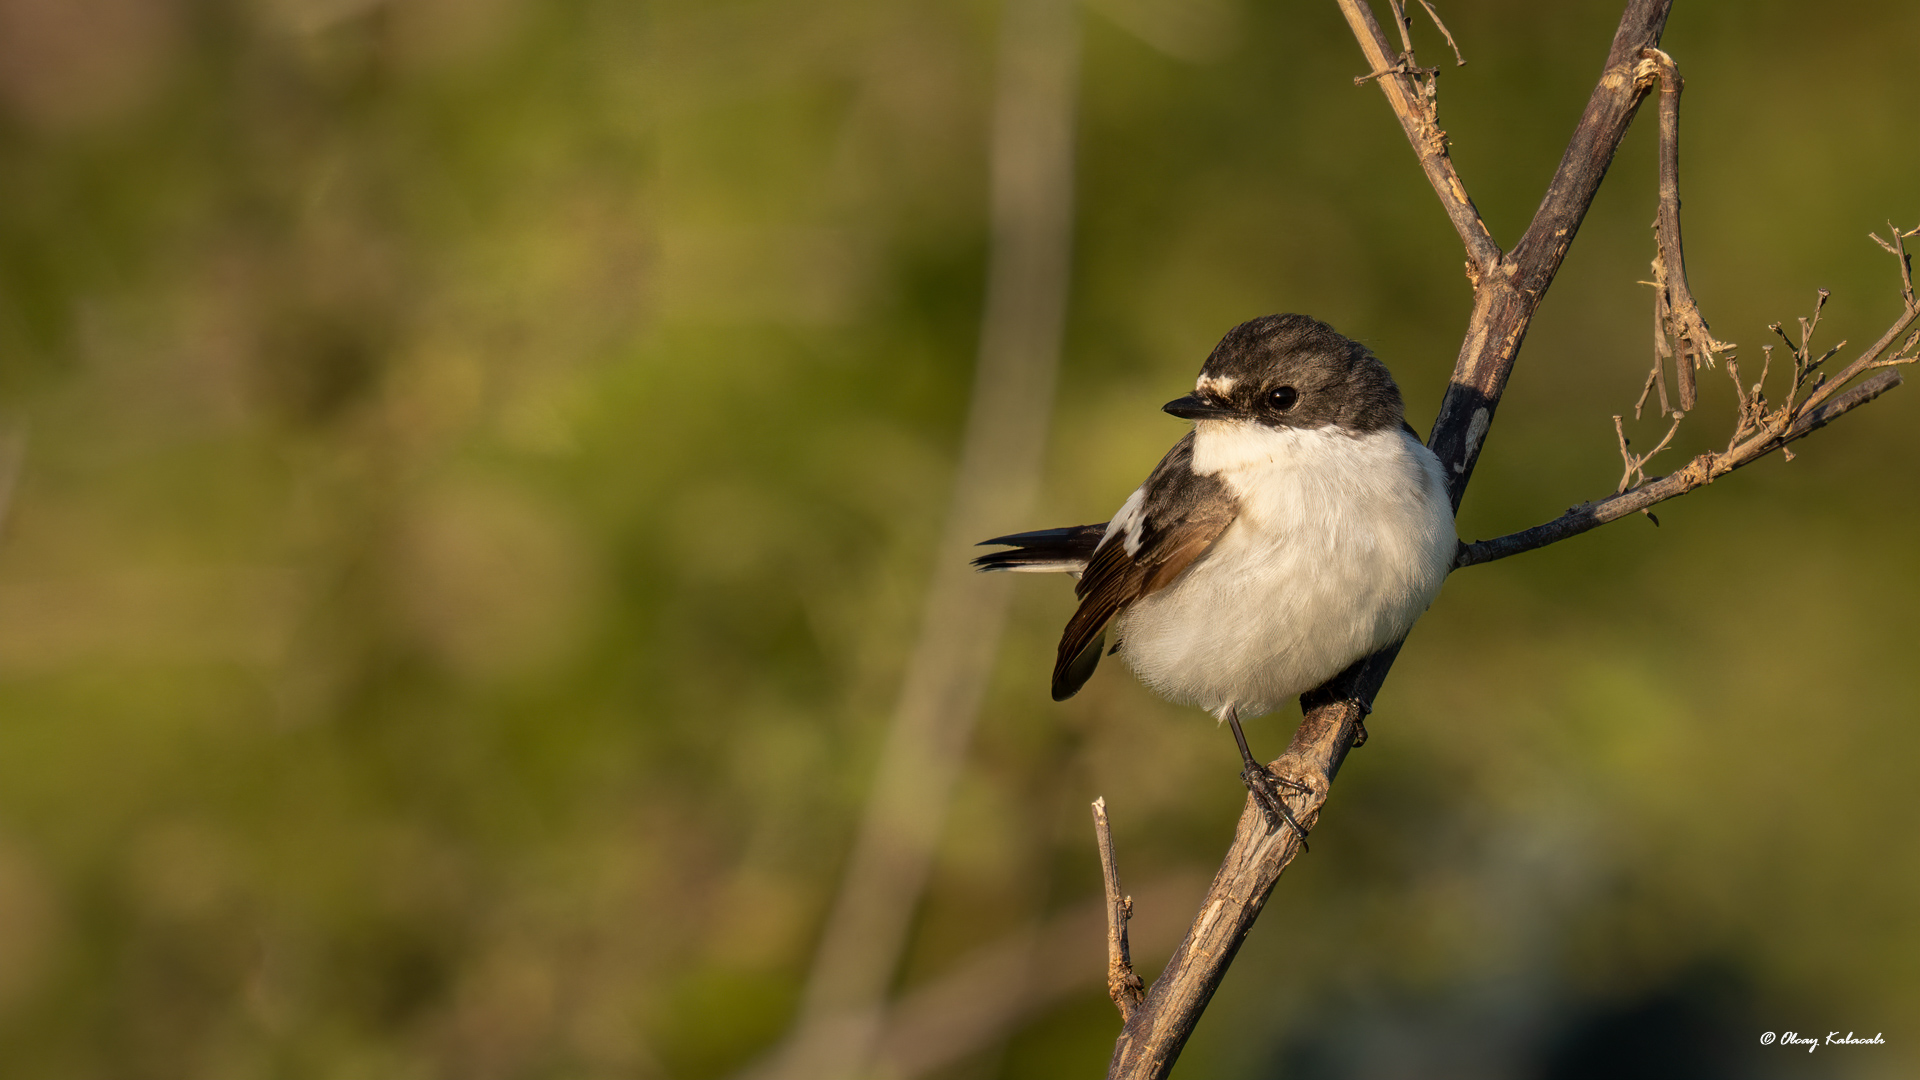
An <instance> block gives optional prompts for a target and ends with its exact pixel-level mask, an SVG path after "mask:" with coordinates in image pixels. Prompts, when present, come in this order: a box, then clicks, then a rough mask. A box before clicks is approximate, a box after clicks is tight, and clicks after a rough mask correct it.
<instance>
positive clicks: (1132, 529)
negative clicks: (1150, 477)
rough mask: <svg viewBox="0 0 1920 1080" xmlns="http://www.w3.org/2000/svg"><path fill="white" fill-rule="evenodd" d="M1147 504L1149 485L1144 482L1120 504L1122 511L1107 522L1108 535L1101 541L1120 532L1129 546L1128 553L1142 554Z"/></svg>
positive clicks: (1123, 540)
mask: <svg viewBox="0 0 1920 1080" xmlns="http://www.w3.org/2000/svg"><path fill="white" fill-rule="evenodd" d="M1146 505H1147V486H1146V485H1145V484H1142V485H1140V486H1139V487H1137V488H1135V489H1133V494H1131V495H1129V496H1127V501H1126V502H1124V503H1121V504H1120V512H1119V513H1117V514H1115V515H1113V520H1112V521H1109V522H1108V523H1107V532H1106V535H1104V536H1102V537H1101V538H1100V542H1101V543H1102V544H1105V543H1106V542H1107V541H1109V540H1111V539H1113V538H1114V536H1115V534H1118V535H1119V536H1120V537H1121V538H1122V539H1121V542H1122V543H1124V544H1125V545H1126V547H1127V554H1128V555H1138V554H1140V539H1141V532H1142V530H1143V529H1145V527H1146V524H1147V515H1146V513H1145V507H1146Z"/></svg>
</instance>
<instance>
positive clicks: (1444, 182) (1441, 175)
mask: <svg viewBox="0 0 1920 1080" xmlns="http://www.w3.org/2000/svg"><path fill="white" fill-rule="evenodd" d="M1668 2H1671V0H1668ZM1338 3H1339V5H1340V13H1341V14H1342V15H1345V16H1346V17H1347V25H1348V26H1350V27H1352V28H1353V36H1354V37H1355V38H1357V39H1358V40H1359V42H1360V52H1361V54H1362V55H1363V56H1365V57H1366V60H1367V67H1368V70H1369V72H1370V73H1369V74H1368V75H1363V76H1361V79H1360V80H1359V81H1364V80H1366V79H1369V78H1378V79H1379V80H1380V91H1381V93H1383V94H1385V95H1386V96H1387V104H1388V105H1390V106H1391V107H1392V108H1393V114H1394V115H1395V116H1396V117H1398V118H1399V119H1400V127H1401V128H1402V129H1403V130H1405V131H1406V133H1407V141H1408V142H1409V143H1412V144H1413V152H1414V153H1415V154H1418V155H1419V157H1420V167H1421V169H1423V170H1425V172H1426V174H1427V182H1428V183H1430V184H1432V185H1433V192H1434V194H1435V195H1438V196H1439V197H1440V205H1441V206H1443V207H1445V208H1446V211H1447V217H1448V218H1450V219H1451V220H1452V221H1453V228H1454V231H1455V232H1457V233H1459V234H1460V242H1461V243H1462V244H1464V245H1466V248H1467V259H1468V271H1467V272H1468V276H1469V277H1471V278H1475V279H1477V278H1479V277H1480V275H1482V274H1484V273H1486V272H1487V271H1488V270H1490V269H1492V268H1493V267H1494V266H1495V265H1496V264H1497V263H1499V261H1500V245H1499V244H1496V243H1494V241H1493V234H1492V233H1490V232H1488V231H1487V223H1486V222H1484V221H1482V220H1480V211H1479V210H1478V209H1477V208H1476V207H1475V206H1474V205H1473V200H1472V199H1469V198H1468V197H1467V189H1466V185H1464V184H1462V183H1461V182H1460V174H1459V173H1458V172H1457V171H1456V170H1455V169H1454V167H1453V159H1452V158H1450V157H1448V156H1447V133H1446V132H1444V131H1442V130H1440V122H1439V113H1438V111H1437V110H1436V108H1435V106H1434V101H1433V96H1432V95H1431V94H1429V93H1427V92H1426V91H1425V90H1424V89H1423V88H1422V87H1421V86H1420V85H1419V83H1418V81H1417V80H1416V79H1415V78H1414V69H1413V68H1412V56H1413V54H1412V47H1411V43H1409V46H1408V48H1407V50H1406V51H1405V52H1404V53H1403V54H1402V55H1401V56H1400V57H1398V58H1396V57H1394V56H1392V55H1391V54H1390V50H1389V47H1388V45H1387V38H1386V35H1385V34H1383V33H1381V31H1380V24H1379V23H1378V22H1376V21H1375V20H1374V17H1373V11H1372V9H1370V8H1369V7H1367V5H1366V2H1365V0H1338ZM1394 10H1395V15H1396V16H1397V17H1399V18H1400V19H1401V20H1402V33H1405V26H1404V19H1405V15H1404V13H1403V12H1402V11H1401V10H1400V8H1399V6H1398V4H1397V3H1396V5H1395V9H1394ZM1438 21H1439V20H1438V17H1437V16H1436V17H1435V22H1438ZM1441 32H1442V33H1445V28H1444V27H1442V30H1441ZM1447 40H1448V41H1449V42H1451V41H1452V40H1453V37H1452V35H1450V34H1449V35H1448V36H1447ZM1427 74H1429V75H1430V74H1432V72H1431V71H1429V72H1427Z"/></svg>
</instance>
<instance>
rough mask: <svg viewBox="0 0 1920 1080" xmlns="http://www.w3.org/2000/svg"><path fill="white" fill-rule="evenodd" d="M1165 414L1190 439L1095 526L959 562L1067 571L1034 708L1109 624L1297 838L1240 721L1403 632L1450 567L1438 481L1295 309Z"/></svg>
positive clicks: (1210, 363) (1364, 371)
mask: <svg viewBox="0 0 1920 1080" xmlns="http://www.w3.org/2000/svg"><path fill="white" fill-rule="evenodd" d="M1164 409H1165V411H1167V412H1169V413H1172V414H1173V415H1175V416H1178V417H1181V418H1183V419H1187V420H1192V421H1194V425H1193V430H1192V431H1191V432H1189V433H1188V434H1187V435H1186V436H1185V437H1184V438H1182V439H1181V440H1180V441H1179V442H1177V443H1175V444H1174V446H1173V449H1172V450H1170V451H1168V452H1167V456H1166V457H1164V458H1162V459H1161V461H1160V464H1159V466H1158V467H1157V468H1155V469H1154V470H1153V474H1152V475H1150V476H1148V477H1147V481H1146V483H1144V484H1141V485H1140V487H1139V488H1138V489H1136V490H1135V491H1134V493H1133V494H1132V495H1131V496H1129V497H1128V498H1127V501H1126V502H1125V503H1123V504H1122V505H1121V507H1120V510H1119V512H1118V513H1117V514H1115V515H1114V517H1113V520H1112V521H1109V522H1107V523H1105V524H1101V525H1080V526H1075V527H1070V528H1064V529H1042V530H1039V531H1037V532H1026V533H1015V534H1013V535H1010V536H1001V537H996V538H994V539H992V540H987V541H984V543H985V544H998V545H1004V546H1006V547H1007V549H1008V550H1005V551H997V552H994V553H993V554H990V555H984V556H982V557H980V558H978V559H975V560H974V565H975V566H978V567H979V568H980V569H982V570H1015V571H1024V572H1028V573H1046V572H1058V573H1068V574H1072V575H1074V576H1076V577H1078V578H1079V579H1080V580H1079V583H1078V584H1077V585H1076V586H1075V588H1074V595H1076V596H1078V597H1079V598H1080V607H1079V610H1077V611H1075V612H1074V613H1073V618H1071V619H1069V620H1068V621H1067V628H1066V631H1065V632H1064V633H1063V634H1062V635H1061V637H1060V651H1059V656H1058V659H1057V661H1056V662H1055V664H1054V668H1053V699H1054V700H1055V701H1064V700H1066V699H1067V698H1069V697H1072V696H1073V695H1074V694H1075V693H1077V692H1078V691H1079V690H1080V688H1081V687H1082V686H1084V685H1085V684H1086V681H1087V679H1088V678H1089V677H1090V676H1092V674H1093V670H1094V668H1095V667H1096V666H1097V665H1098V664H1099V662H1100V656H1101V653H1102V650H1103V649H1104V647H1105V642H1106V638H1107V634H1108V631H1109V630H1111V631H1112V633H1113V635H1114V637H1115V639H1116V640H1115V642H1114V645H1113V648H1112V650H1110V651H1112V652H1117V653H1119V654H1120V655H1121V657H1122V658H1124V659H1125V660H1126V661H1127V663H1128V665H1129V666H1131V667H1132V668H1133V670H1134V673H1135V674H1137V675H1138V676H1139V677H1140V679H1141V681H1142V682H1145V683H1146V684H1147V685H1148V686H1149V687H1151V688H1153V689H1154V690H1155V691H1157V692H1158V693H1160V694H1161V695H1162V696H1164V697H1166V698H1168V699H1169V700H1172V701H1175V702H1178V703H1180V704H1185V705H1198V706H1200V707H1201V708H1204V709H1206V710H1207V711H1209V712H1211V713H1213V714H1214V716H1215V717H1217V718H1219V719H1221V720H1225V721H1227V722H1228V723H1229V724H1230V725H1231V726H1232V728H1233V734H1234V738H1235V740H1236V741H1237V742H1238V743H1239V746H1240V754H1241V758H1242V760H1243V761H1244V763H1245V766H1246V772H1245V773H1244V774H1243V778H1244V779H1245V781H1246V783H1247V786H1248V787H1249V788H1251V789H1252V790H1253V791H1254V794H1255V796H1256V797H1258V798H1259V799H1260V801H1261V802H1262V803H1263V804H1264V805H1265V806H1266V807H1267V808H1268V809H1269V810H1270V811H1273V812H1277V813H1278V814H1279V815H1280V816H1281V817H1282V818H1284V819H1285V820H1286V821H1287V822H1288V823H1289V824H1291V825H1293V827H1294V828H1295V830H1296V831H1298V832H1300V835H1301V837H1302V839H1303V840H1304V838H1305V835H1306V833H1305V830H1302V829H1300V824H1299V822H1298V821H1295V820H1294V818H1293V815H1292V814H1291V813H1290V812H1288V811H1287V808H1286V806H1285V805H1284V804H1283V803H1281V802H1280V800H1279V797H1278V793H1277V792H1276V791H1274V790H1273V788H1272V786H1271V785H1272V783H1273V777H1272V775H1271V774H1270V773H1268V772H1267V770H1266V769H1265V768H1264V767H1262V766H1260V765H1259V764H1258V763H1257V762H1255V760H1254V758H1253V755H1252V753H1251V751H1249V750H1248V748H1247V742H1246V736H1245V734H1244V733H1243V732H1242V731H1241V729H1240V718H1241V717H1253V716H1259V715H1261V714H1263V713H1266V712H1270V711H1272V710H1273V709H1275V708H1277V707H1279V706H1280V705H1281V704H1282V703H1284V702H1285V701H1287V700H1288V699H1289V698H1293V697H1296V696H1298V695H1300V694H1302V693H1305V692H1306V691H1308V690H1311V689H1313V688H1314V687H1316V686H1319V685H1321V684H1322V683H1324V682H1326V681H1327V680H1328V679H1331V678H1332V677H1333V676H1335V675H1337V674H1339V673H1340V672H1341V671H1342V670H1343V669H1345V668H1346V667H1347V666H1348V665H1349V664H1352V663H1353V662H1354V661H1356V660H1359V659H1360V658H1362V657H1364V656H1367V655H1369V654H1371V653H1373V652H1375V651H1377V650H1379V649H1381V648H1384V647H1386V646H1388V645H1391V644H1392V643H1394V642H1396V641H1398V640H1400V639H1401V638H1402V637H1405V636H1406V633H1407V631H1408V630H1409V629H1411V628H1412V627H1413V623H1414V620H1415V619H1417V618H1419V617H1420V615H1421V613H1422V612H1424V611H1426V610H1427V607H1428V605H1430V604H1431V603H1433V599H1434V597H1435V596H1437V595H1438V594H1439V592H1440V585H1441V582H1442V581H1444V580H1445V579H1446V576H1447V572H1448V570H1449V569H1450V568H1451V567H1452V564H1453V558H1454V549H1455V547H1456V545H1457V543H1458V541H1457V538H1456V537H1455V535H1454V527H1453V508H1452V505H1451V503H1450V502H1449V501H1448V497H1447V487H1446V480H1445V474H1444V472H1443V471H1442V469H1441V466H1440V462H1439V460H1438V459H1436V458H1435V457H1434V456H1433V453H1432V451H1430V450H1428V449H1427V448H1426V447H1425V446H1424V445H1422V444H1421V442H1420V440H1419V439H1418V438H1417V437H1416V436H1415V435H1414V433H1413V429H1412V428H1411V427H1409V426H1408V425H1407V423H1406V420H1405V417H1404V413H1403V408H1402V405H1401V402H1400V389H1399V387H1397V386H1395V385H1394V382H1393V376H1392V375H1390V374H1388V373H1387V369H1386V365H1384V364H1382V363H1381V362H1380V361H1379V360H1377V359H1375V358H1374V355H1373V354H1372V353H1371V352H1368V351H1367V349H1366V348H1365V347H1364V346H1362V345H1360V344H1359V343H1357V342H1354V341H1350V340H1348V339H1347V338H1345V337H1342V336H1341V335H1340V334H1338V333H1336V332H1334V330H1333V328H1332V327H1329V326H1327V325H1326V324H1325V323H1321V322H1317V321H1315V320H1313V319H1310V318H1307V317H1306V316H1304V315H1269V316H1266V317H1265V318H1260V319H1254V320H1253V321H1251V322H1246V323H1242V324H1240V325H1239V326H1236V327H1234V328H1233V329H1232V330H1231V331H1229V332H1228V333H1227V336H1226V337H1224V338H1222V339H1221V340H1220V344H1219V345H1217V346H1215V348H1214V350H1213V353H1212V355H1210V356H1208V357H1207V362H1206V364H1205V365H1204V366H1203V367H1202V368H1201V369H1200V378H1199V380H1198V381H1197V382H1196V383H1195V384H1194V389H1193V393H1191V394H1188V395H1187V396H1185V397H1182V398H1177V399H1175V400H1173V401H1170V402H1168V403H1167V404H1166V405H1165V406H1164ZM1282 782H1283V783H1284V782H1285V781H1282ZM1289 786H1297V785H1291V784H1289Z"/></svg>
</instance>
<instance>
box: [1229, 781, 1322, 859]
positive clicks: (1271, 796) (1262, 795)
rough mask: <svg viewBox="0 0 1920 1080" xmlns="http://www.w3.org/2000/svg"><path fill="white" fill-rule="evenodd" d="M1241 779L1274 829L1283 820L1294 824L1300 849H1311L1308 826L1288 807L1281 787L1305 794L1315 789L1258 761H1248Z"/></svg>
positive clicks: (1279, 825) (1276, 830)
mask: <svg viewBox="0 0 1920 1080" xmlns="http://www.w3.org/2000/svg"><path fill="white" fill-rule="evenodd" d="M1240 780H1241V782H1242V783H1244V784H1246V785H1247V790H1248V791H1250V792H1252V793H1253V801H1254V802H1256V803H1259V804H1260V808H1261V809H1262V810H1264V811H1266V814H1267V822H1268V823H1269V824H1271V825H1272V826H1273V829H1274V831H1275V832H1278V831H1280V827H1281V823H1282V822H1285V823H1286V824H1288V825H1291V826H1293V831H1294V832H1296V833H1298V834H1299V835H1300V850H1301V851H1307V850H1310V849H1309V848H1308V847H1307V829H1306V826H1304V825H1301V824H1300V819H1299V818H1296V817H1294V816H1293V811H1291V810H1289V809H1287V804H1286V802H1285V801H1284V800H1282V799H1281V797H1280V789H1281V788H1283V787H1288V788H1292V789H1293V790H1295V791H1298V792H1300V793H1301V794H1303V795H1311V794H1313V789H1312V788H1310V787H1308V786H1307V785H1305V784H1301V783H1297V782H1295V781H1292V780H1289V779H1287V778H1286V777H1284V776H1275V775H1274V774H1273V771H1272V770H1271V769H1268V768H1267V767H1266V766H1264V765H1261V764H1258V763H1256V762H1248V763H1247V766H1246V768H1244V769H1242V770H1240Z"/></svg>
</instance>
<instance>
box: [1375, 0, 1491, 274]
mask: <svg viewBox="0 0 1920 1080" xmlns="http://www.w3.org/2000/svg"><path fill="white" fill-rule="evenodd" d="M1338 3H1339V5H1340V13H1341V14H1342V15H1345V16H1346V17H1347V25H1348V26H1350V27H1352V28H1353V36H1354V37H1355V38H1356V39H1358V40H1359V42H1360V52H1361V53H1362V54H1363V55H1364V56H1365V57H1366V58H1367V64H1368V65H1369V67H1370V69H1371V73H1370V74H1368V75H1363V76H1361V81H1364V80H1366V79H1370V78H1378V79H1379V80H1380V92H1381V93H1383V94H1385V95H1387V103H1388V104H1390V105H1392V106H1393V114H1394V115H1395V116H1396V117H1398V118H1399V119H1400V126H1401V128H1402V129H1404V130H1405V131H1406V133H1407V141H1408V142H1410V143H1412V144H1413V150H1414V153H1416V154H1418V155H1419V156H1420V167H1421V168H1422V169H1423V170H1425V171H1426V174H1427V182H1428V183H1430V184H1432V185H1433V193H1434V194H1435V195H1438V196H1439V197H1440V205H1441V206H1443V207H1445V208H1446V211H1447V217H1448V218H1450V219H1452V221H1453V228H1454V231H1455V232H1458V233H1459V234H1460V242H1461V243H1462V244H1464V245H1465V246H1466V249H1467V276H1468V278H1469V279H1472V280H1478V279H1479V277H1480V275H1481V274H1482V273H1484V272H1486V271H1487V270H1488V269H1489V268H1491V267H1492V266H1493V265H1494V264H1496V263H1498V262H1499V261H1500V245H1499V244H1496V243H1494V241H1493V234H1492V233H1490V232H1488V231H1487V223H1486V222H1484V221H1482V220H1480V211H1479V209H1478V208H1476V207H1475V206H1474V205H1473V200H1472V199H1470V198H1468V197H1467V188H1466V185H1465V184H1462V183H1461V182H1460V174H1459V173H1458V172H1457V171H1456V170H1455V169H1454V167H1453V159H1452V158H1451V157H1449V156H1447V133H1446V132H1444V131H1442V130H1440V118H1439V113H1438V111H1437V110H1436V108H1435V106H1434V98H1433V96H1432V94H1431V93H1430V92H1429V91H1430V89H1431V83H1429V84H1428V87H1427V88H1426V89H1423V88H1422V87H1421V85H1420V83H1419V82H1418V80H1417V79H1416V78H1415V75H1416V73H1417V72H1418V71H1420V70H1421V69H1417V68H1415V67H1413V49H1412V47H1411V46H1409V47H1408V48H1407V49H1405V51H1403V52H1402V53H1401V55H1400V56H1398V57H1394V56H1392V55H1391V52H1390V49H1391V46H1390V45H1388V44H1387V36H1386V35H1385V34H1384V33H1382V32H1381V31H1380V23H1379V22H1378V21H1376V20H1375V19H1374V17H1373V10H1372V9H1371V8H1369V7H1367V5H1366V3H1365V0H1338ZM1428 10H1429V11H1431V10H1432V9H1431V8H1429V9H1428ZM1396 18H1399V20H1400V23H1401V36H1402V39H1403V40H1404V39H1405V34H1406V27H1405V19H1404V17H1402V16H1400V15H1399V13H1398V12H1397V11H1396ZM1439 21H1440V20H1439V16H1438V15H1435V16H1434V22H1435V23H1436V24H1438V23H1439ZM1440 32H1441V33H1443V34H1446V37H1447V43H1448V44H1452V43H1453V35H1452V34H1447V33H1446V27H1445V26H1444V25H1441V27H1440ZM1458 53H1459V50H1458V49H1455V55H1458ZM1464 62H1465V61H1462V63H1464Z"/></svg>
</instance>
